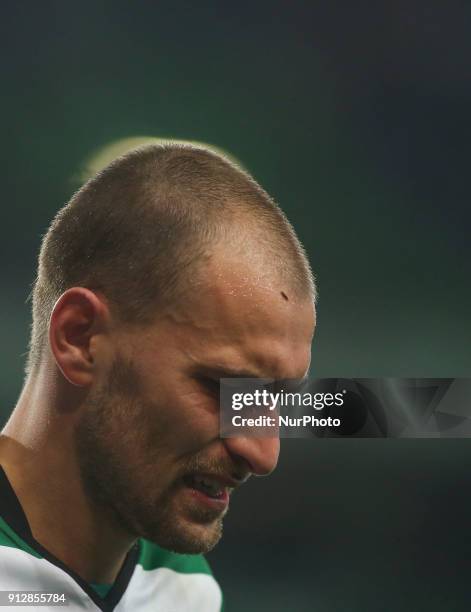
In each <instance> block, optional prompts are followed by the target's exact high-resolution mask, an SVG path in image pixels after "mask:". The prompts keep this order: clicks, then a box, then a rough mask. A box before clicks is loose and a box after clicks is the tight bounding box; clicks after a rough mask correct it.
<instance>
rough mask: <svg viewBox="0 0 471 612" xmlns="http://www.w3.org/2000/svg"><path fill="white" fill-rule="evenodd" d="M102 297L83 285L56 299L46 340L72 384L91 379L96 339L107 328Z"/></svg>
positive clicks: (95, 354) (108, 315)
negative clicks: (47, 339)
mask: <svg viewBox="0 0 471 612" xmlns="http://www.w3.org/2000/svg"><path fill="white" fill-rule="evenodd" d="M109 320H110V313H109V309H108V306H107V304H106V301H105V300H104V299H103V298H100V297H99V296H98V295H97V294H95V293H94V292H93V291H90V290H89V289H85V288H84V287H73V288H71V289H68V290H67V291H66V292H65V293H63V294H62V295H61V297H60V298H59V299H58V300H57V302H56V304H55V306H54V308H53V310H52V314H51V319H50V322H49V344H50V347H51V351H52V354H53V356H54V359H55V361H56V364H57V367H58V368H59V370H60V371H61V372H62V374H63V375H64V377H65V378H66V379H67V380H68V381H69V382H70V383H71V384H73V385H77V386H80V387H85V386H88V385H90V384H91V383H92V382H93V379H94V375H95V372H96V367H97V357H98V354H97V353H98V351H97V343H96V340H97V338H98V337H99V336H100V334H103V333H104V332H105V331H106V330H107V329H108V328H109Z"/></svg>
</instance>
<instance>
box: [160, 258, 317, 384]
mask: <svg viewBox="0 0 471 612" xmlns="http://www.w3.org/2000/svg"><path fill="white" fill-rule="evenodd" d="M314 325H315V312H314V306H313V304H312V302H311V301H310V300H308V299H303V300H300V299H297V298H296V296H295V295H294V294H293V292H292V291H291V290H290V288H289V287H288V286H286V284H283V283H282V282H281V281H280V280H278V279H277V275H274V274H268V273H266V272H265V270H264V268H263V267H262V266H260V265H259V264H258V262H257V263H254V262H253V261H252V260H250V259H249V260H245V261H244V260H243V259H240V258H238V259H237V260H235V259H231V257H228V256H226V257H224V258H218V259H215V258H213V259H211V260H210V261H209V262H208V264H207V265H206V266H205V270H204V272H203V273H200V274H199V275H198V278H195V279H194V281H193V282H190V283H189V285H188V290H187V291H186V293H185V299H182V300H180V301H179V302H178V303H177V304H176V305H175V304H174V305H173V307H172V308H171V309H168V310H167V311H166V312H165V313H164V315H163V317H161V318H160V319H159V321H158V322H157V327H159V328H160V331H164V330H166V331H167V332H169V333H170V334H171V337H172V342H173V344H174V345H178V346H179V348H180V350H181V351H183V352H184V353H185V354H186V356H187V357H188V359H189V360H191V361H192V362H194V363H195V364H206V365H208V366H211V365H214V366H217V367H220V368H224V367H225V366H227V367H228V369H237V368H239V369H240V370H244V371H245V370H247V368H250V371H252V372H253V373H254V375H258V376H270V377H277V378H298V377H302V376H303V375H304V374H305V371H306V370H307V368H308V366H309V360H310V347H311V341H312V335H313V331H314Z"/></svg>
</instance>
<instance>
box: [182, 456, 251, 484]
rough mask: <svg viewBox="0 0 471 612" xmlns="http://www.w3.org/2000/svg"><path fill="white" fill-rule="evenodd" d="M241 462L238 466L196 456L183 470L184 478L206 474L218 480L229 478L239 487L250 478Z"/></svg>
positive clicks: (228, 462) (248, 472) (223, 460)
mask: <svg viewBox="0 0 471 612" xmlns="http://www.w3.org/2000/svg"><path fill="white" fill-rule="evenodd" d="M244 463H245V462H244V461H243V460H241V462H240V464H238V463H236V462H234V461H231V460H228V459H222V458H217V457H205V456H203V455H196V456H194V457H191V458H190V459H188V461H187V462H186V464H185V468H184V474H183V475H184V476H186V475H189V474H194V473H201V474H207V475H208V476H209V475H211V476H215V477H217V476H219V477H220V478H230V479H231V480H235V481H237V485H241V484H242V483H244V482H245V481H246V480H248V479H249V478H250V475H251V471H250V469H249V467H248V465H247V466H245V465H244Z"/></svg>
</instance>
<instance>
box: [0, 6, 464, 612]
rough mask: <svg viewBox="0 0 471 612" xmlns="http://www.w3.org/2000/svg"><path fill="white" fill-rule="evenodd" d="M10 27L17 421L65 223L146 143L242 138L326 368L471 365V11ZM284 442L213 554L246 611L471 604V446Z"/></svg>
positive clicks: (116, 19) (145, 12)
mask: <svg viewBox="0 0 471 612" xmlns="http://www.w3.org/2000/svg"><path fill="white" fill-rule="evenodd" d="M1 27H2V30H3V31H2V38H1V40H2V45H3V53H2V54H1V58H0V63H1V70H2V98H1V102H0V104H1V109H2V119H3V121H2V124H3V134H4V136H3V142H2V144H3V147H2V149H3V163H2V170H3V172H2V196H3V197H2V204H1V212H2V216H1V227H2V241H1V246H0V248H1V250H2V253H1V255H2V257H1V261H2V267H3V283H2V288H1V293H0V308H1V314H2V317H1V320H0V325H1V328H0V332H1V339H2V352H1V357H0V359H1V366H2V367H1V385H0V396H1V404H0V406H1V408H0V410H1V412H0V414H1V418H2V421H5V419H6V418H7V417H8V414H9V412H10V411H11V409H12V408H13V406H14V403H15V401H16V397H17V396H18V393H19V391H20V389H21V385H22V378H23V366H24V358H25V351H26V350H27V343H28V336H29V325H30V312H29V304H27V303H26V299H27V297H28V294H29V291H30V289H31V283H32V282H33V280H34V276H35V262H36V257H37V251H38V247H39V244H40V239H41V235H42V234H43V233H44V232H45V230H46V229H47V226H48V223H49V222H50V220H51V218H52V217H53V215H54V214H55V212H56V211H57V209H58V208H59V207H60V206H62V205H63V204H64V203H65V202H66V201H67V200H68V199H69V198H70V196H71V194H72V193H73V191H74V190H75V189H76V188H77V187H78V186H79V185H80V180H81V178H80V177H82V176H83V173H84V172H85V171H86V167H87V163H88V162H89V160H90V159H91V158H92V157H93V156H94V155H96V154H97V153H99V152H100V151H101V150H102V149H103V147H106V146H108V145H109V144H110V143H114V142H116V141H119V140H121V139H123V138H133V137H136V136H137V137H142V136H145V137H158V138H173V139H184V140H192V141H199V142H204V143H208V144H211V145H213V146H216V147H219V148H220V149H222V150H224V151H227V152H228V153H230V154H232V155H233V156H234V157H235V158H236V159H239V160H241V162H242V164H243V165H244V166H245V167H246V168H247V169H248V170H249V171H250V172H251V173H252V174H253V175H254V176H255V178H256V179H257V180H258V181H259V182H260V183H261V184H262V185H263V186H264V187H265V188H266V189H267V190H268V191H269V193H270V194H271V195H273V196H274V198H275V199H276V200H277V201H278V202H279V203H280V205H281V206H282V208H283V209H284V210H285V211H286V213H287V215H288V217H289V218H290V220H291V221H292V223H293V225H294V227H295V228H296V230H297V232H298V234H299V236H300V238H301V240H302V242H303V243H304V244H305V246H306V249H307V251H308V254H309V257H310V260H311V262H312V265H313V268H314V271H315V273H316V276H317V280H318V285H319V294H320V301H319V308H318V330H317V333H316V337H315V342H314V346H313V362H312V374H313V375H314V376H316V377H327V376H332V377H353V376H357V377H360V376H363V377H374V376H382V375H389V376H411V377H412V376H430V377H435V376H443V377H448V376H449V377H453V376H462V377H466V376H469V373H470V362H471V359H470V340H471V322H470V316H469V312H470V310H471V308H470V306H471V289H470V283H469V272H470V255H471V243H470V240H469V225H470V220H471V219H470V212H469V194H470V189H469V185H468V182H469V181H468V174H469V170H468V166H469V146H470V145H469V143H470V141H471V138H470V136H471V134H470V132H471V128H470V123H469V103H470V97H471V82H470V80H469V57H470V53H471V5H467V4H465V3H459V2H453V1H452V2H448V3H446V5H445V4H443V3H440V2H437V1H434V2H427V3H425V2H419V1H417V0H410V1H409V2H407V3H406V2H404V1H402V0H401V1H398V2H394V3H379V4H378V5H375V4H373V3H366V2H360V3H349V2H346V1H345V2H334V3H331V2H312V3H309V4H307V3H306V4H304V3H299V2H293V3H290V4H289V5H288V4H287V3H281V2H271V3H263V2H262V3H255V4H254V5H229V4H227V5H226V4H223V3H204V4H199V3H194V4H190V3H180V4H178V6H175V5H173V4H172V5H171V4H170V3H169V4H166V3H153V2H142V3H130V2H124V1H122V0H118V1H114V2H111V1H105V0H103V1H99V2H93V3H81V4H80V5H79V4H76V5H72V4H70V3H64V2H58V1H55V2H46V3H34V2H31V1H30V2H23V3H17V4H11V5H9V6H6V7H5V8H4V11H3V19H2V26H1ZM283 446H284V448H283V453H282V459H281V462H280V466H279V468H278V470H277V472H276V473H275V474H274V475H273V476H272V477H270V478H269V479H266V480H260V481H259V480H258V479H257V480H256V481H254V482H251V483H249V484H248V485H247V486H246V487H244V488H245V491H241V492H240V493H239V494H238V495H237V496H236V497H235V499H234V503H233V508H232V511H231V513H230V515H229V516H228V518H227V521H226V534H225V537H224V539H223V540H222V542H221V544H220V545H219V546H218V548H217V549H216V550H215V551H214V552H213V553H212V554H211V555H210V560H211V563H212V565H213V569H214V572H215V574H216V576H217V577H218V578H219V580H220V582H221V584H222V586H223V589H224V591H225V593H226V599H227V612H236V611H239V610H243V611H248V612H251V611H252V610H253V611H261V612H263V611H265V610H270V611H272V612H275V611H276V612H278V611H280V612H281V611H285V610H296V612H303V611H304V610H306V611H307V610H316V611H317V610H319V611H321V612H324V611H325V612H331V611H332V612H333V611H334V610H335V611H337V610H338V611H344V610H346V611H349V612H351V611H359V612H360V611H362V612H365V611H368V612H369V611H370V610H371V611H377V610H397V609H402V610H414V611H416V610H427V612H430V611H431V610H442V611H443V610H465V609H467V605H466V603H467V602H469V593H468V591H467V587H466V579H467V573H468V572H467V563H468V562H467V558H468V552H469V546H468V544H469V539H470V536H469V533H468V532H469V529H468V526H467V523H468V518H467V517H468V516H469V514H470V511H471V499H470V497H469V494H468V492H467V491H468V488H469V478H468V468H467V465H468V463H469V462H470V459H471V449H469V448H468V447H469V442H468V441H467V440H463V441H458V440H456V441H455V440H423V441H412V440H410V441H406V440H364V441H363V440H313V441H306V440H291V441H286V442H284V445H283ZM470 544H471V543H470ZM202 612H203V611H202Z"/></svg>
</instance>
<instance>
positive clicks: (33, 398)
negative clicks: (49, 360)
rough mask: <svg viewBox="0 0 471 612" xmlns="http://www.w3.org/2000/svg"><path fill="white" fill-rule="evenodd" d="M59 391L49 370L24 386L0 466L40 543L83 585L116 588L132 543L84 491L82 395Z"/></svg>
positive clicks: (1, 443)
mask: <svg viewBox="0 0 471 612" xmlns="http://www.w3.org/2000/svg"><path fill="white" fill-rule="evenodd" d="M60 387H61V380H60V375H58V373H57V372H55V371H54V368H53V367H52V366H50V367H49V368H46V367H43V369H42V370H41V371H39V372H37V373H35V374H34V376H31V377H30V378H29V379H28V380H27V381H26V383H25V387H24V389H23V391H22V393H21V396H20V399H19V400H18V403H17V405H16V407H15V410H14V411H13V414H12V415H11V417H10V419H9V421H8V423H7V424H6V426H5V428H4V430H3V432H2V434H1V435H0V464H1V465H2V466H3V468H4V470H5V473H6V475H7V477H8V479H9V481H10V483H11V485H12V487H13V489H14V490H15V493H16V495H17V497H18V499H19V501H20V503H21V505H22V507H23V510H24V512H25V515H26V518H27V519H28V523H29V526H30V528H31V531H32V534H33V536H34V538H35V540H37V542H39V543H40V544H41V545H42V546H43V547H44V548H46V550H48V551H49V552H50V553H52V554H53V555H54V556H55V557H57V558H58V559H60V560H61V561H62V562H63V563H65V564H66V565H67V567H69V568H70V569H72V570H74V571H75V572H76V573H77V574H79V576H81V577H82V578H83V579H84V580H86V581H88V582H96V583H112V582H114V580H115V579H116V577H117V575H118V573H119V570H120V568H121V566H122V564H123V561H124V559H125V557H126V554H127V552H128V551H129V549H130V547H131V546H132V544H133V543H134V540H135V539H134V538H133V537H132V536H131V535H130V534H129V533H125V532H124V531H123V530H122V529H121V528H120V526H119V525H118V524H117V523H116V522H115V521H114V519H113V517H112V515H111V513H110V512H108V511H107V510H106V509H104V508H102V507H99V506H98V505H97V504H95V503H93V501H92V500H90V499H89V497H88V496H87V494H86V492H85V489H84V487H83V483H82V479H81V475H80V469H79V464H78V461H77V455H76V452H75V443H74V430H75V424H76V423H77V419H78V416H79V415H78V413H79V412H80V410H79V408H80V404H81V401H80V400H81V399H83V398H80V397H78V395H79V394H80V391H78V392H77V391H76V390H75V389H72V392H70V390H69V391H67V392H66V393H64V389H61V388H60Z"/></svg>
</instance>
